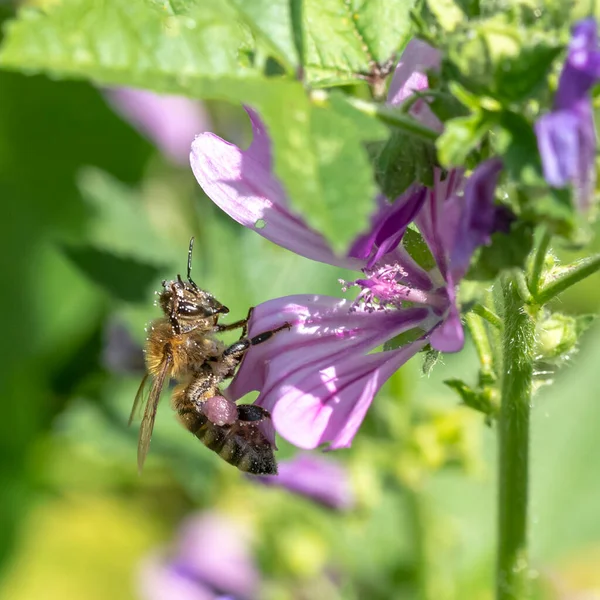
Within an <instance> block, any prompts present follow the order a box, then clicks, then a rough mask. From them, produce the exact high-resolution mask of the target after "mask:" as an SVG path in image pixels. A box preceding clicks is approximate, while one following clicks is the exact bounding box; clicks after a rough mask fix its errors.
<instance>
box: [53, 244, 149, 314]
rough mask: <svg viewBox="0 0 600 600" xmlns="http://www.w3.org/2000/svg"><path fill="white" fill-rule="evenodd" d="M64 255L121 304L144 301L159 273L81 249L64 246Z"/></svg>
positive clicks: (102, 253) (95, 250)
mask: <svg viewBox="0 0 600 600" xmlns="http://www.w3.org/2000/svg"><path fill="white" fill-rule="evenodd" d="M64 252H65V254H66V255H67V256H68V257H69V258H70V259H71V261H72V262H73V263H74V264H75V265H77V267H79V269H81V270H82V271H83V272H84V273H85V274H86V275H87V276H88V277H89V278H90V279H91V280H92V281H94V282H95V283H96V284H98V285H99V286H100V287H102V288H104V289H105V290H106V291H108V292H109V293H110V294H111V295H112V296H114V297H115V298H117V299H119V300H124V301H125V302H147V300H148V296H149V294H150V290H151V288H152V286H154V284H155V283H156V281H157V279H158V277H159V275H160V273H161V270H160V269H158V268H157V267H155V266H153V265H147V264H144V263H138V262H136V261H134V260H130V259H127V258H122V257H119V256H116V255H115V254H111V253H109V252H103V251H102V250H98V249H96V248H91V247H85V246H65V247H64Z"/></svg>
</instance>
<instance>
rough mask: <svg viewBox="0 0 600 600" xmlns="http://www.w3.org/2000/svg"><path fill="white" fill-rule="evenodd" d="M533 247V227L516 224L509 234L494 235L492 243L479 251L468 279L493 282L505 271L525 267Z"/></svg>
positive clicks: (499, 233) (498, 233)
mask: <svg viewBox="0 0 600 600" xmlns="http://www.w3.org/2000/svg"><path fill="white" fill-rule="evenodd" d="M532 246H533V230H532V227H531V226H530V225H528V224H527V223H522V222H515V223H514V224H513V225H512V226H511V228H510V231H509V232H508V233H502V232H497V233H494V234H493V235H492V243H491V244H490V245H489V246H483V247H481V248H480V249H479V250H478V251H477V255H476V257H475V259H474V261H473V263H472V264H471V266H470V268H469V271H468V273H467V279H474V280H480V281H485V280H492V279H495V278H496V277H497V276H498V274H499V273H501V272H502V271H503V270H505V269H511V268H513V267H523V265H524V264H525V261H526V259H527V256H528V255H529V253H530V251H531V248H532Z"/></svg>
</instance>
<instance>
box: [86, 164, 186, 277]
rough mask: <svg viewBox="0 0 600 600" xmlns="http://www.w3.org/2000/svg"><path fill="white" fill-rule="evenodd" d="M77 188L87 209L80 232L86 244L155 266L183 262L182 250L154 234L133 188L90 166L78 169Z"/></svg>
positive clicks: (182, 263)
mask: <svg viewBox="0 0 600 600" xmlns="http://www.w3.org/2000/svg"><path fill="white" fill-rule="evenodd" d="M79 189H80V191H81V194H82V196H83V199H84V201H85V202H86V204H87V206H88V207H89V212H90V215H89V217H90V218H89V219H88V224H87V226H86V229H85V231H84V232H82V233H83V239H84V240H85V241H86V243H87V244H89V245H91V246H93V247H94V248H95V249H98V250H100V251H103V252H107V253H110V254H113V255H115V256H118V257H119V258H122V259H125V260H127V259H130V260H133V261H137V262H141V263H144V264H148V265H153V266H155V267H156V266H157V267H163V268H164V267H173V266H175V265H177V264H179V263H181V267H183V266H184V254H183V252H182V251H180V250H177V251H176V250H175V249H174V248H173V247H172V246H171V245H170V244H167V243H166V242H165V241H164V240H163V239H162V238H161V237H160V236H159V235H157V232H156V230H155V229H154V227H153V226H152V224H151V223H150V221H149V219H148V215H147V213H146V212H145V210H144V206H143V204H142V202H141V198H140V197H139V195H138V194H137V193H136V192H134V191H133V190H131V189H130V188H128V187H127V186H125V185H123V184H122V183H120V182H119V181H117V180H116V179H114V178H113V177H111V176H110V175H109V174H108V173H104V172H103V171H100V170H99V169H94V168H92V167H89V168H87V169H85V170H83V171H82V172H81V174H80V176H79Z"/></svg>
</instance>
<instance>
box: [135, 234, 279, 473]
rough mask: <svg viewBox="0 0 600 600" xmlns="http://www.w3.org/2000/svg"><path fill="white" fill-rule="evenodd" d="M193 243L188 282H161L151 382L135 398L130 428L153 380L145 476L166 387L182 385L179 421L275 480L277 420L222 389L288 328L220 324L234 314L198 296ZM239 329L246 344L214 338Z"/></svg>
mask: <svg viewBox="0 0 600 600" xmlns="http://www.w3.org/2000/svg"><path fill="white" fill-rule="evenodd" d="M193 247H194V238H192V239H191V240H190V245H189V250H188V263H187V281H183V280H182V278H181V276H180V275H177V279H175V280H172V281H163V282H162V286H163V291H162V292H161V293H160V294H159V301H158V304H159V305H160V308H161V309H162V312H163V313H164V316H163V317H162V318H160V319H157V320H155V321H152V323H150V325H149V327H148V337H147V339H146V346H145V360H146V370H147V372H146V375H145V376H144V378H143V379H142V382H141V384H140V387H139V389H138V392H137V394H136V397H135V400H134V403H133V408H132V410H131V416H130V418H129V423H130V424H131V422H132V420H133V418H134V417H135V415H136V414H137V413H138V412H141V409H142V406H143V404H144V402H143V399H144V396H145V393H144V392H145V388H146V384H147V383H148V382H150V381H151V386H150V392H149V394H148V396H147V400H146V403H145V409H144V415H143V417H142V422H141V425H140V432H139V442H138V456H137V459H138V468H139V470H140V471H141V470H142V468H143V465H144V461H145V459H146V455H147V453H148V449H149V447H150V439H151V437H152V430H153V428H154V420H155V418H156V410H157V407H158V402H159V399H160V395H161V392H162V389H163V387H164V385H165V382H168V381H169V380H170V379H175V380H176V381H177V382H178V385H177V386H176V387H175V389H174V391H173V394H172V401H171V404H172V407H173V409H174V410H175V411H176V413H177V416H178V419H179V421H180V422H181V423H182V424H183V425H184V427H186V429H188V430H189V431H191V432H192V433H193V434H194V435H195V436H196V437H197V438H198V439H199V440H200V441H201V442H202V443H203V444H205V445H206V446H207V447H208V448H210V449H211V450H213V451H214V452H216V453H217V454H218V455H219V456H220V457H221V458H223V459H224V460H226V461H227V462H228V463H230V464H232V465H235V466H236V467H238V469H240V470H241V471H246V472H249V473H254V474H263V475H274V474H276V473H277V462H276V460H275V456H274V453H273V451H274V449H276V448H275V430H274V428H273V425H272V422H271V415H270V414H269V412H268V411H267V410H265V409H264V408H262V407H260V406H255V405H250V404H240V405H237V404H235V403H234V402H232V401H231V400H228V399H227V398H225V397H223V396H222V395H221V392H220V385H221V383H223V382H224V381H225V380H226V379H229V378H231V377H233V375H234V374H235V371H236V368H237V367H238V366H239V364H240V363H241V361H242V359H243V357H244V355H245V353H246V352H247V350H248V349H249V348H250V347H251V346H255V345H257V344H262V343H264V342H266V341H267V340H269V339H270V338H271V337H273V336H274V335H275V334H277V333H278V332H280V331H282V330H284V329H290V324H289V323H284V324H283V325H281V326H280V327H277V328H276V329H272V330H270V331H265V332H263V333H260V334H259V335H256V336H254V337H251V338H249V337H247V332H248V321H249V320H250V317H251V315H252V310H253V309H252V308H251V309H250V310H249V311H248V315H247V317H246V318H245V319H242V320H240V321H236V322H234V323H230V324H227V325H223V324H220V323H219V322H218V321H219V318H220V317H221V316H222V315H226V314H227V313H228V312H229V309H228V308H227V307H226V306H224V305H223V304H221V303H220V302H219V301H218V300H217V299H216V298H215V297H214V296H212V295H211V294H210V293H208V292H207V291H205V290H202V289H200V288H199V287H198V286H197V285H196V283H195V282H194V281H193V280H192V278H191V270H192V250H193ZM235 329H241V330H242V331H241V337H240V338H239V340H238V341H237V342H234V343H233V344H231V345H230V346H225V345H224V344H223V343H222V342H221V341H220V340H219V339H217V338H216V337H215V334H218V333H221V332H224V331H231V330H235Z"/></svg>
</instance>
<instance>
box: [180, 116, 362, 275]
mask: <svg viewBox="0 0 600 600" xmlns="http://www.w3.org/2000/svg"><path fill="white" fill-rule="evenodd" d="M250 116H251V120H252V127H253V131H254V136H255V137H254V141H253V142H252V144H251V145H250V147H249V148H248V149H247V150H245V151H242V150H240V149H239V148H238V147H237V146H235V145H233V144H230V143H228V142H226V141H224V140H222V139H221V138H219V137H218V136H216V135H214V134H212V133H204V134H201V135H199V136H197V137H196V139H195V140H194V142H193V143H192V152H191V154H190V163H191V166H192V171H193V172H194V175H195V176H196V179H197V181H198V183H199V184H200V186H201V187H202V189H203V190H204V192H205V193H206V195H207V196H208V197H209V198H210V199H211V200H212V201H213V202H214V203H215V204H216V205H217V206H219V207H220V208H221V209H222V210H224V211H225V212H226V213H227V214H228V215H229V216H230V217H231V218H233V219H235V220H236V221H237V222H238V223H240V224H241V225H244V226H245V227H248V228H249V229H252V230H254V231H256V232H257V233H259V234H260V235H262V236H263V237H265V238H267V239H268V240H270V241H272V242H273V243H275V244H277V245H278V246H282V247H283V248H287V249H288V250H291V251H292V252H295V253H296V254H299V255H301V256H305V257H306V258H310V259H312V260H316V261H319V262H324V263H328V264H332V265H337V266H342V267H347V268H357V267H359V266H360V265H359V263H358V261H356V260H354V259H347V258H343V257H337V256H335V255H334V253H333V251H332V250H331V248H330V247H329V245H328V244H327V242H326V240H325V238H324V237H323V236H322V235H321V234H319V233H317V232H316V231H314V230H313V229H311V228H310V227H308V225H306V223H305V222H304V221H303V220H302V219H301V218H300V217H299V216H297V215H295V214H294V213H293V212H292V211H291V210H290V208H289V206H288V205H289V203H288V199H287V197H286V194H285V192H284V190H283V187H282V185H281V183H280V182H279V180H278V179H277V178H276V177H275V175H274V174H273V172H272V169H271V162H272V161H271V150H270V147H271V145H270V141H269V138H268V135H267V132H266V130H265V127H264V125H263V124H262V123H261V121H260V120H259V118H258V117H257V116H256V114H255V113H253V112H250Z"/></svg>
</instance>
